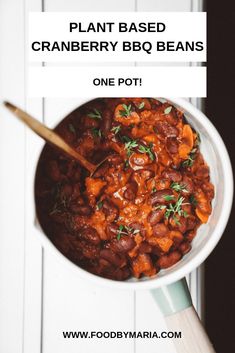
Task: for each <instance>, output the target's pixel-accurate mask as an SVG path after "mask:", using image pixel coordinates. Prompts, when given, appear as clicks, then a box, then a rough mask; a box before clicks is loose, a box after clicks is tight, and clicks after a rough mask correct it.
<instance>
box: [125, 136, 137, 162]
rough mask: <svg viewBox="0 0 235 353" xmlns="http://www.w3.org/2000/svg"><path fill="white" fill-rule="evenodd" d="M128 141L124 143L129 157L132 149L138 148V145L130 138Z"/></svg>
mask: <svg viewBox="0 0 235 353" xmlns="http://www.w3.org/2000/svg"><path fill="white" fill-rule="evenodd" d="M125 137H127V136H125ZM128 139H129V141H127V142H125V150H126V151H127V155H128V157H130V155H131V154H132V153H133V148H135V147H138V143H137V141H136V140H131V139H130V138H128Z"/></svg>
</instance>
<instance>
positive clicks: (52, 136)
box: [4, 102, 109, 176]
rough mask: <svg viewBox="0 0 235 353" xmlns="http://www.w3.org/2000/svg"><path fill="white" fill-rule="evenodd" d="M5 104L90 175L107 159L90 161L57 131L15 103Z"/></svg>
mask: <svg viewBox="0 0 235 353" xmlns="http://www.w3.org/2000/svg"><path fill="white" fill-rule="evenodd" d="M4 105H5V106H6V107H7V108H8V109H9V110H10V111H11V112H12V113H13V114H15V115H16V116H17V118H19V119H20V120H21V121H23V122H24V123H25V124H26V125H27V126H28V127H30V129H31V130H33V131H34V132H35V133H36V134H37V135H39V136H40V137H42V138H43V139H44V140H46V141H47V142H49V143H50V144H52V145H54V146H56V147H58V148H59V149H60V150H61V151H63V152H65V153H66V154H67V155H68V156H69V157H70V158H72V159H75V160H76V161H78V162H79V163H80V164H81V165H82V166H83V167H84V168H86V169H87V170H88V171H89V172H90V175H91V176H92V175H93V174H94V173H95V171H96V170H97V168H98V167H100V165H101V164H103V163H104V162H105V161H106V159H107V158H108V157H109V156H108V157H106V158H105V159H104V160H102V161H101V162H100V163H99V164H97V165H95V164H92V163H90V162H89V161H88V160H87V159H86V158H84V157H83V156H82V155H81V154H80V153H78V152H77V151H76V150H75V149H73V148H72V147H71V146H70V145H69V144H67V142H65V141H64V140H63V139H62V138H61V137H60V136H59V135H58V134H57V133H56V132H54V131H53V130H51V129H49V128H48V127H47V126H46V125H44V124H42V123H40V122H39V121H38V120H36V119H35V118H33V117H32V116H30V115H29V114H28V113H26V112H25V111H23V110H21V109H20V108H18V107H16V106H15V105H13V104H11V103H9V102H4Z"/></svg>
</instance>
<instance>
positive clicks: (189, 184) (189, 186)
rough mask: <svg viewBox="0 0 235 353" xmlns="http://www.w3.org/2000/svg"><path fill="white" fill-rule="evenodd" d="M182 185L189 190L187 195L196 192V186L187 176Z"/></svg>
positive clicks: (184, 177)
mask: <svg viewBox="0 0 235 353" xmlns="http://www.w3.org/2000/svg"><path fill="white" fill-rule="evenodd" d="M181 184H182V185H183V186H184V187H185V189H186V190H187V194H192V193H193V191H194V184H193V181H192V179H191V178H189V177H188V176H187V175H184V176H183V180H182V182H181Z"/></svg>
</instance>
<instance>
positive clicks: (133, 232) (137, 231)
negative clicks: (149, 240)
mask: <svg viewBox="0 0 235 353" xmlns="http://www.w3.org/2000/svg"><path fill="white" fill-rule="evenodd" d="M125 229H126V230H127V231H128V232H129V233H131V234H134V235H135V234H137V233H139V232H140V230H139V229H135V228H132V227H128V226H125Z"/></svg>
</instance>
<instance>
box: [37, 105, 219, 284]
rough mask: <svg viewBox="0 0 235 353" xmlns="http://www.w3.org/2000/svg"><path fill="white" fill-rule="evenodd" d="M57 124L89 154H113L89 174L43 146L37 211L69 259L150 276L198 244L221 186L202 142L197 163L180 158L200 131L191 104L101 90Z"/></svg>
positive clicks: (110, 274) (96, 157)
mask: <svg viewBox="0 0 235 353" xmlns="http://www.w3.org/2000/svg"><path fill="white" fill-rule="evenodd" d="M167 108H168V109H167ZM56 131H57V132H58V133H59V134H60V135H61V137H62V138H64V139H65V140H67V141H69V143H70V145H71V147H72V148H74V149H75V150H77V151H78V152H79V153H80V154H81V155H83V156H84V157H85V158H87V160H88V161H89V162H90V163H92V164H98V163H99V162H100V161H101V160H103V159H105V162H104V163H102V165H101V166H100V167H99V168H98V169H97V170H96V172H95V173H94V174H93V175H90V173H89V172H88V171H87V170H86V169H85V168H84V167H82V166H81V165H80V164H79V163H78V162H77V161H75V160H73V159H70V158H67V157H66V156H65V155H63V154H61V153H60V152H59V151H56V150H54V149H53V148H51V147H49V146H48V145H47V144H46V146H45V149H44V150H43V152H42V157H41V159H40V161H39V165H38V172H37V176H36V185H35V198H36V202H37V211H38V212H37V213H38V216H39V220H40V224H41V225H42V228H43V229H44V230H45V233H46V234H47V235H48V237H49V238H50V239H51V240H52V241H53V243H55V245H56V247H57V248H58V249H59V250H60V251H62V252H63V253H64V254H65V255H66V256H67V257H68V258H69V259H71V261H73V262H74V263H76V264H77V265H78V266H80V267H82V268H84V269H85V270H87V271H89V272H91V273H93V274H95V275H97V276H103V277H105V278H109V279H112V280H119V281H121V280H125V279H127V278H130V277H131V276H135V277H136V278H140V277H141V276H147V277H151V276H153V275H155V274H156V272H158V271H159V270H160V269H161V268H168V267H170V266H172V265H174V264H175V263H176V262H177V261H179V260H180V258H181V257H182V256H183V255H184V254H186V253H187V252H188V251H189V250H190V248H191V244H190V242H191V241H192V239H193V237H194V236H195V235H196V232H197V229H198V227H199V226H200V224H201V223H202V222H204V223H205V222H206V221H207V219H208V217H209V213H211V201H212V199H213V196H214V188H213V185H212V184H211V183H210V177H209V168H208V166H207V165H206V163H205V161H204V159H203V156H202V154H201V153H200V151H199V146H198V148H197V151H196V153H195V154H194V156H193V158H194V163H192V166H191V167H190V166H188V167H187V168H186V167H184V165H183V164H182V162H183V161H185V160H186V159H187V158H188V157H189V154H190V152H191V151H192V152H194V151H193V149H194V147H195V139H196V131H194V130H193V128H191V127H190V125H189V124H188V123H187V122H186V118H184V114H183V112H181V111H179V110H178V109H177V108H176V107H174V106H173V105H172V104H171V103H170V102H166V101H165V102H164V103H161V102H160V101H156V100H154V99H146V98H106V99H104V98H100V99H96V100H94V101H90V102H89V103H87V104H85V105H83V106H82V107H80V108H79V109H76V110H75V111H74V112H73V113H72V114H70V115H69V116H68V117H67V118H66V119H65V120H64V121H62V122H61V123H60V124H59V126H58V128H57V129H56ZM98 132H99V133H98ZM100 132H101V133H100ZM141 146H142V147H143V146H145V148H142V147H141ZM140 151H141V152H143V153H141V152H140ZM151 153H153V154H154V158H152V157H153V156H152V155H151ZM173 183H174V185H172V184H173ZM180 186H182V187H180Z"/></svg>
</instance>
